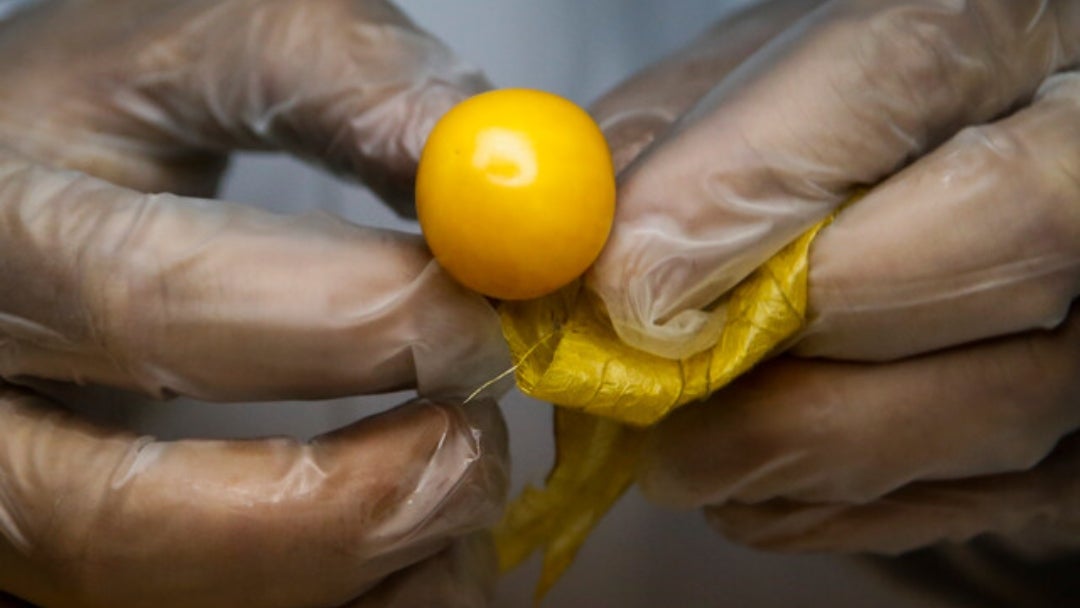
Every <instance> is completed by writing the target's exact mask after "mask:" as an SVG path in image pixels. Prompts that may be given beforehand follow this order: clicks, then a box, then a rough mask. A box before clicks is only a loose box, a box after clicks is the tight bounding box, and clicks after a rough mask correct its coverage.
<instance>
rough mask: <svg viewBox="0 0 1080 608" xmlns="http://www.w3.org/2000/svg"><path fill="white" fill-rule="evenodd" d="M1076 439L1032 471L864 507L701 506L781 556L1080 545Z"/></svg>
mask: <svg viewBox="0 0 1080 608" xmlns="http://www.w3.org/2000/svg"><path fill="white" fill-rule="evenodd" d="M1078 439H1080V437H1077V436H1073V437H1070V438H1068V439H1066V440H1065V441H1063V442H1062V445H1061V446H1060V447H1059V448H1058V449H1057V450H1055V451H1054V453H1053V454H1051V455H1050V457H1048V458H1047V459H1046V461H1045V462H1043V463H1041V464H1040V465H1039V466H1037V467H1035V468H1033V469H1031V470H1030V471H1023V472H1017V473H1009V474H1004V475H993V476H988V477H982V478H975V479H965V480H960V481H948V482H936V483H920V484H914V485H912V486H909V487H906V488H902V489H900V490H897V491H896V492H893V493H891V494H889V495H887V496H884V497H882V498H880V499H878V500H875V501H872V502H869V503H866V504H806V503H799V502H793V501H788V500H774V501H769V502H766V503H762V504H757V505H746V504H739V503H731V504H726V505H720V506H710V507H707V508H706V516H707V518H708V520H709V522H710V523H711V524H712V525H713V526H714V527H715V528H716V529H717V530H719V531H720V532H721V533H722V534H724V535H725V536H727V537H728V538H731V539H732V540H735V541H737V542H740V543H743V544H747V545H752V546H755V547H760V548H763V549H770V550H779V551H842V552H857V551H858V552H862V551H870V552H876V553H887V554H897V553H901V552H904V551H908V550H911V549H915V548H918V547H923V546H927V545H930V544H933V543H937V542H940V541H952V542H962V541H967V540H970V539H972V538H974V537H976V536H978V535H981V534H985V533H992V534H1000V535H1005V536H1023V535H1025V534H1028V533H1030V534H1035V535H1038V536H1044V535H1045V534H1046V533H1047V532H1052V531H1056V534H1055V536H1056V537H1057V539H1058V540H1059V541H1065V540H1066V539H1069V538H1071V540H1072V542H1073V543H1074V546H1078V545H1080V520H1078V519H1077V515H1076V514H1077V513H1078V512H1080V485H1078V484H1077V479H1080V441H1078Z"/></svg>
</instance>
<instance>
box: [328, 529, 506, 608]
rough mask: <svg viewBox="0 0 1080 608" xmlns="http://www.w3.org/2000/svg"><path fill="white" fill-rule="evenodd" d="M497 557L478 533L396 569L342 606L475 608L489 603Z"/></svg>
mask: <svg viewBox="0 0 1080 608" xmlns="http://www.w3.org/2000/svg"><path fill="white" fill-rule="evenodd" d="M497 571H498V559H497V558H496V555H495V543H494V542H493V541H492V540H491V536H490V534H488V533H485V532H481V533H477V534H473V535H471V536H468V537H466V538H462V539H459V540H457V541H456V542H454V544H452V545H450V546H449V547H447V548H446V549H444V550H442V551H441V552H440V553H439V554H438V555H435V556H434V557H431V558H429V559H427V560H425V561H423V562H421V563H419V564H416V565H414V566H410V567H408V568H406V569H404V570H402V571H400V572H396V573H394V574H392V575H391V576H389V577H387V578H386V579H385V580H384V581H382V582H381V583H379V585H378V586H377V587H375V588H374V589H372V590H371V591H370V592H368V593H365V594H364V596H363V597H361V598H360V599H358V600H356V601H355V602H351V603H349V604H347V605H346V606H344V607H343V608H414V607H416V606H439V607H440V608H476V607H478V606H487V605H489V604H490V603H491V597H492V595H493V593H494V588H495V580H496V573H497Z"/></svg>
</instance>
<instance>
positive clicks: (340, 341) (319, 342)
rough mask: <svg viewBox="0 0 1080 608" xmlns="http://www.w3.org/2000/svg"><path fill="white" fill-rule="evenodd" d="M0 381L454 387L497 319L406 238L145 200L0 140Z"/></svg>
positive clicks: (310, 220) (278, 395)
mask: <svg viewBox="0 0 1080 608" xmlns="http://www.w3.org/2000/svg"><path fill="white" fill-rule="evenodd" d="M0 259H2V260H3V263H2V264H0V285H12V286H15V285H17V286H19V289H8V290H3V291H0V377H4V378H15V377H19V376H32V377H38V378H46V379H54V380H63V381H74V382H77V383H88V382H90V383H98V384H108V385H113V386H119V387H122V388H131V389H138V390H140V391H142V392H146V393H150V394H155V395H159V396H166V395H170V394H185V395H189V396H192V397H196V398H200V399H206V400H219V401H243V400H260V401H261V400H274V399H282V398H326V397H334V396H344V395H356V394H362V393H372V392H380V391H388V390H395V389H403V388H408V387H414V386H415V387H419V389H420V391H421V392H422V393H423V394H425V395H429V396H436V395H444V396H445V395H465V394H469V393H470V392H471V391H472V390H474V389H475V388H476V387H477V386H479V385H480V384H482V383H483V382H484V381H486V380H488V379H490V378H492V377H493V376H494V375H497V374H498V372H499V371H501V370H503V369H505V368H506V366H507V361H508V359H509V357H508V355H507V353H506V345H505V342H504V341H503V339H502V336H501V333H500V330H499V325H498V319H497V317H496V315H495V313H494V311H493V310H492V309H491V307H490V305H489V304H488V303H487V302H486V301H485V300H484V299H483V298H482V297H481V296H479V295H477V294H473V293H471V292H468V291H467V290H465V289H464V288H463V287H460V286H459V285H457V284H456V283H455V282H454V281H453V280H452V279H450V278H449V277H448V276H447V275H445V274H444V273H443V271H441V270H440V269H439V267H438V265H437V264H435V263H434V262H433V261H432V260H431V257H430V254H429V253H428V251H427V249H426V248H425V246H424V243H423V241H422V240H421V239H420V237H418V236H412V235H405V234H400V233H395V232H389V231H380V230H373V229H367V228H361V227H357V226H353V225H350V224H347V223H345V222H343V221H340V220H337V219H334V218H331V217H329V216H302V217H287V216H277V215H272V214H269V213H266V212H263V211H260V210H257V209H252V208H248V207H244V206H240V205H230V204H227V203H220V202H217V201H206V200H200V199H185V198H180V197H175V196H171V195H158V196H146V195H143V194H140V193H137V192H133V191H130V190H124V189H121V188H118V187H116V186H113V185H111V184H108V183H105V182H102V181H100V180H96V179H93V178H89V177H86V176H83V175H80V174H76V173H66V172H56V171H50V170H46V169H43V168H40V167H36V166H34V165H32V164H28V163H25V162H21V161H19V160H17V159H14V158H12V157H10V156H4V155H3V153H2V150H0Z"/></svg>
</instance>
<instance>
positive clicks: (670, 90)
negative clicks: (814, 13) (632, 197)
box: [590, 0, 822, 170]
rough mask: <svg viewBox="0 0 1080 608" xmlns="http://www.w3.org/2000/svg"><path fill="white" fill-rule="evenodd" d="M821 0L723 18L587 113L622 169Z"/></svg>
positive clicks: (776, 0) (784, 1) (778, 0)
mask: <svg viewBox="0 0 1080 608" xmlns="http://www.w3.org/2000/svg"><path fill="white" fill-rule="evenodd" d="M821 3H822V0H771V1H769V2H763V3H758V4H754V5H752V6H749V7H746V8H744V9H743V10H740V11H738V12H736V13H734V14H733V15H731V16H728V17H725V18H724V19H721V20H720V21H719V22H717V23H716V24H714V25H713V26H712V27H710V28H709V29H708V30H707V31H706V32H704V33H703V34H701V35H700V36H698V37H697V39H695V40H694V41H693V42H691V43H690V44H689V45H687V46H686V47H684V48H682V49H680V50H678V51H676V52H675V53H674V54H672V55H671V56H669V57H666V58H664V59H662V60H660V61H659V62H657V63H655V64H653V65H651V66H649V67H648V68H646V69H644V70H642V71H640V72H638V73H636V74H634V75H633V76H632V77H630V78H629V79H627V80H626V81H624V82H622V83H620V84H619V85H618V86H616V87H615V88H613V89H611V90H610V91H608V92H607V93H605V94H604V96H603V97H601V98H600V99H598V100H596V102H594V103H593V104H592V106H591V107H590V112H591V113H592V115H593V116H594V117H595V119H596V121H597V122H598V123H599V124H600V128H601V129H603V131H604V135H605V136H606V137H607V140H608V146H609V147H610V148H611V154H612V157H613V161H614V164H615V169H616V170H622V169H623V168H624V167H626V166H627V165H629V164H630V162H631V161H632V160H634V158H636V157H637V155H638V154H639V153H640V152H641V151H642V150H644V149H645V148H646V147H647V146H648V145H649V144H650V143H652V141H653V140H654V139H655V138H656V137H657V136H658V135H660V134H661V133H662V132H664V131H665V130H666V129H667V128H668V127H669V126H671V124H672V123H674V122H675V121H676V120H677V119H678V118H679V117H680V116H682V114H683V113H684V112H686V110H688V109H689V108H690V107H691V106H693V105H694V104H695V103H696V102H697V101H698V100H699V99H701V97H703V96H704V95H705V94H706V93H708V92H709V90H710V89H712V88H713V86H714V85H715V84H716V83H717V82H719V81H720V80H721V79H722V78H723V77H724V76H726V75H727V74H728V72H730V71H731V70H733V69H735V68H736V67H737V66H738V65H739V64H740V63H742V62H743V61H744V60H746V58H747V57H749V56H750V55H752V54H753V53H754V52H755V51H757V50H758V49H760V48H761V47H762V46H764V45H765V43H766V42H768V41H769V40H770V39H772V38H773V37H774V36H776V35H777V34H778V33H780V32H781V31H783V30H785V29H787V27H788V26H790V25H791V24H792V22H794V21H795V20H797V19H799V18H800V17H802V16H804V15H805V14H806V13H808V12H810V11H811V10H812V9H813V8H814V7H815V6H817V5H819V4H821Z"/></svg>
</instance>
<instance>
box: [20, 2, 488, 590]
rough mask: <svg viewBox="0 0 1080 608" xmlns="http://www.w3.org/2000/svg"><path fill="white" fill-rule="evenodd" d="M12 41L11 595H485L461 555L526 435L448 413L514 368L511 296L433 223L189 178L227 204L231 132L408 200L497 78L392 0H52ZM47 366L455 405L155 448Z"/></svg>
mask: <svg viewBox="0 0 1080 608" xmlns="http://www.w3.org/2000/svg"><path fill="white" fill-rule="evenodd" d="M0 56H3V57H4V59H5V60H4V61H3V65H0V83H3V86H2V87H0V589H2V590H6V591H9V592H11V593H14V594H16V595H19V596H22V597H25V598H27V599H29V600H31V601H33V602H36V603H40V604H43V605H46V606H57V605H59V606H131V605H138V606H146V605H157V606H169V605H177V606H237V605H244V606H300V605H303V606H338V605H341V604H344V603H346V602H349V601H354V600H357V598H358V596H360V595H362V594H364V592H365V591H368V590H370V589H372V588H373V587H374V586H375V585H377V584H379V582H380V581H385V582H384V583H383V585H382V586H381V587H379V589H380V590H379V591H378V593H376V594H375V595H374V596H369V597H367V598H365V599H362V600H357V601H360V602H361V605H364V606H368V605H373V604H375V603H380V604H381V603H382V602H385V603H388V604H393V603H395V602H404V603H406V604H408V602H409V601H410V599H409V598H414V599H415V598H417V597H424V591H423V590H424V589H426V590H427V593H432V594H438V596H439V597H443V596H445V597H446V598H447V600H446V601H447V602H448V603H450V604H454V601H457V600H460V601H459V603H461V604H465V605H471V604H475V603H478V602H482V601H483V590H484V588H485V585H486V584H487V583H490V580H485V578H484V576H486V575H483V574H481V577H480V579H478V580H467V578H468V577H467V576H466V575H467V574H469V569H468V568H466V566H467V565H469V564H473V565H476V564H481V565H482V564H484V563H487V561H489V560H487V559H486V557H485V555H484V551H483V550H482V549H483V548H482V546H481V545H480V544H477V542H476V541H469V542H468V543H467V545H468V546H463V547H460V548H459V549H456V550H455V549H452V548H451V547H452V546H456V545H455V543H458V542H459V541H456V540H455V539H463V538H464V537H466V536H468V535H471V534H472V533H473V532H474V531H476V530H479V529H482V528H484V527H485V526H486V525H488V524H490V523H492V522H493V520H495V519H496V518H497V517H498V511H499V509H500V507H501V504H502V502H503V499H504V494H505V486H506V470H505V469H506V462H505V446H504V443H505V442H504V437H503V435H504V429H503V427H502V422H501V419H500V418H499V416H498V412H497V410H496V409H495V408H494V406H493V405H492V404H490V403H488V404H478V405H476V406H475V407H474V406H473V405H472V404H470V405H469V406H468V407H467V408H464V409H463V408H461V407H459V406H456V405H453V403H455V402H457V401H458V400H459V398H460V397H461V396H462V395H464V394H466V393H467V392H469V391H471V390H472V389H474V388H475V387H476V386H477V385H479V384H480V383H481V382H482V381H483V380H486V379H488V378H490V377H492V376H493V375H494V374H496V373H497V372H498V371H500V370H502V369H505V365H506V359H507V355H506V352H505V346H504V344H503V341H502V338H501V335H500V333H499V328H498V322H497V318H496V316H495V314H494V312H493V311H492V310H491V308H490V306H489V305H488V304H487V302H486V301H485V300H484V299H483V298H482V297H480V296H478V295H477V294H473V293H470V292H468V291H466V290H464V289H463V288H461V287H459V286H458V285H457V284H455V283H454V282H453V281H452V280H450V279H449V278H448V277H447V276H446V275H445V274H444V273H443V272H442V271H441V270H439V268H438V267H437V265H436V264H434V262H433V261H432V260H431V257H430V255H429V253H428V252H427V250H426V248H425V247H424V245H423V242H422V240H421V239H420V238H419V237H416V236H412V235H406V234H399V233H394V232H389V231H379V230H372V229H366V228H362V227H358V226H354V225H350V224H348V223H345V222H343V221H340V220H337V219H334V218H331V217H325V216H303V217H285V216H280V215H273V214H270V213H267V212H264V211H261V210H258V209H254V208H248V207H244V206H239V205H233V204H229V203H225V202H219V201H212V200H205V199H197V198H185V197H184V196H182V195H207V194H210V193H212V191H213V190H214V188H215V185H216V183H217V180H218V178H219V177H220V175H221V173H222V171H223V169H224V168H225V163H226V159H227V156H228V154H229V152H230V151H231V150H233V149H236V148H246V149H278V150H284V151H288V152H291V153H294V154H298V155H301V156H304V157H306V158H310V159H312V160H315V161H318V162H321V163H323V164H325V165H326V166H327V167H329V168H332V169H334V170H337V171H340V172H343V173H346V174H349V175H355V176H359V177H360V178H362V179H364V180H365V181H366V182H367V183H368V184H369V185H371V186H373V187H374V188H375V189H376V190H377V191H379V192H381V193H383V194H384V195H385V196H386V197H387V198H388V199H390V200H392V201H396V202H397V203H398V205H399V208H400V209H402V210H404V211H406V212H407V207H408V203H409V201H410V200H411V197H410V196H409V191H408V185H409V184H411V181H412V177H413V174H414V171H415V165H416V161H417V158H418V154H419V150H420V147H421V145H422V142H423V140H424V138H425V137H426V134H427V132H428V130H429V129H430V127H431V126H432V124H433V123H434V121H435V120H436V119H437V118H438V117H439V116H440V114H441V113H442V112H443V111H445V110H446V109H447V108H449V107H450V106H451V105H453V104H454V103H456V102H457V101H459V100H460V99H462V98H463V97H464V96H467V95H469V94H471V93H473V92H476V91H477V90H480V89H482V88H483V87H484V86H485V82H484V80H483V78H482V77H481V76H480V75H479V74H478V73H477V72H475V71H473V70H471V69H469V68H467V67H466V66H464V65H463V64H462V63H461V62H460V61H459V60H458V59H456V58H455V57H454V56H453V55H452V54H451V53H450V52H449V51H448V50H447V49H446V48H445V47H444V46H443V45H441V44H440V43H438V42H436V41H434V40H432V39H431V38H430V37H428V36H427V35H426V34H424V33H423V32H421V31H419V30H418V29H417V28H416V27H415V26H413V25H412V24H411V23H410V22H409V21H408V20H407V19H406V18H405V17H404V16H403V15H402V14H401V13H399V12H398V11H397V10H396V9H394V8H393V7H392V6H390V5H388V4H386V3H383V2H370V1H368V2H357V1H353V2H348V1H344V0H291V1H273V0H263V1H256V0H250V1H248V0H226V1H221V0H205V1H203V0H187V1H183V2H176V1H175V0H167V1H166V0H153V1H147V0H112V1H100V2H53V3H45V4H41V5H38V6H35V7H34V8H31V9H28V10H26V11H25V12H23V13H20V14H17V15H16V16H15V17H14V18H12V19H11V20H9V21H7V22H4V23H2V24H0ZM157 192H170V194H148V193H157ZM50 382H51V383H55V382H74V383H80V384H81V383H93V384H102V385H111V386H114V387H120V388H124V389H130V390H135V391H140V392H142V393H148V394H151V395H156V396H168V395H173V394H183V395H188V396H192V397H196V398H201V399H206V400H217V401H241V400H243V401H247V400H272V399H298V398H323V397H334V396H343V395H353V394H363V393H371V392H381V391H386V390H392V389H401V388H408V387H417V388H418V389H419V392H420V394H421V395H424V396H427V397H431V398H436V399H437V400H436V401H434V402H432V401H425V402H422V403H418V404H413V405H410V406H408V407H406V408H404V409H402V410H400V411H397V412H394V413H391V414H388V415H386V416H382V417H379V418H375V419H372V420H368V421H365V422H361V423H358V424H357V425H355V426H354V427H350V428H349V429H345V430H342V431H339V432H336V433H332V434H330V435H328V436H325V437H322V438H319V439H317V440H315V441H314V442H313V443H311V444H310V445H300V444H297V443H295V442H291V441H285V440H276V439H275V440H267V441H251V442H238V443H228V442H205V441H181V442H177V443H161V442H155V441H153V440H152V439H151V438H144V437H135V436H132V435H128V434H124V433H121V432H119V431H112V430H106V429H102V428H97V427H94V426H92V425H90V424H88V423H85V422H81V421H80V420H78V419H76V418H73V417H72V416H70V415H68V414H64V413H62V412H61V411H60V410H58V409H57V407H56V406H55V404H54V403H51V402H50V401H49V399H48V398H46V397H45V396H44V394H43V393H41V392H38V391H37V390H35V389H32V388H31V387H42V386H47V385H48V384H49V383H50ZM59 393H64V394H70V391H57V394H59ZM50 394H51V393H50ZM76 398H77V397H76ZM460 542H464V541H460ZM440 552H441V553H440ZM432 556H436V557H435V558H434V561H427V562H424V563H423V564H421V563H420V562H423V561H424V560H425V559H427V558H429V557H432ZM414 564H415V565H414ZM395 572H396V574H392V573H395ZM388 576H389V578H387V577H388ZM414 580H427V581H428V582H429V583H430V584H434V585H436V586H434V587H431V586H428V587H422V586H421V585H420V583H412V582H410V583H408V584H405V583H402V582H401V581H414ZM395 581H397V582H395ZM403 587H407V589H408V590H403ZM455 588H456V589H457V591H458V592H460V593H461V595H459V596H456V595H455ZM455 598H457V600H455ZM421 603H423V602H421Z"/></svg>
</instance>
